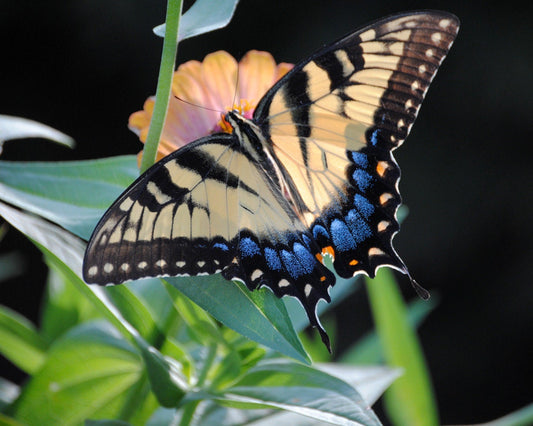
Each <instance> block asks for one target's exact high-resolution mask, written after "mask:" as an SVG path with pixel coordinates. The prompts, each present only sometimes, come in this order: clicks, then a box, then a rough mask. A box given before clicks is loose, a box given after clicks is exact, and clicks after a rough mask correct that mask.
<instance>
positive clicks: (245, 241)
mask: <svg viewBox="0 0 533 426" xmlns="http://www.w3.org/2000/svg"><path fill="white" fill-rule="evenodd" d="M239 250H240V252H241V253H242V254H243V256H245V257H252V256H255V255H258V254H261V250H260V249H259V246H258V245H257V243H256V242H255V241H254V240H252V239H251V238H250V237H245V238H242V239H241V240H240V241H239Z"/></svg>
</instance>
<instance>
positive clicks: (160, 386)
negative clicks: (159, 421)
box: [137, 339, 188, 407]
mask: <svg viewBox="0 0 533 426" xmlns="http://www.w3.org/2000/svg"><path fill="white" fill-rule="evenodd" d="M137 344H138V346H139V348H140V349H141V354H142V357H143V360H144V364H145V366H146V372H147V374H148V380H150V384H151V387H152V391H153V392H154V394H155V396H156V397H157V400H158V401H159V403H160V404H161V405H162V406H163V407H176V406H177V405H178V404H179V402H180V401H181V399H182V398H183V397H184V396H185V389H187V387H188V384H187V381H186V379H185V377H183V375H182V374H181V371H182V367H181V365H180V364H179V363H178V362H177V361H176V360H173V359H171V358H169V357H164V356H163V355H162V354H161V352H159V351H158V350H157V349H155V348H154V347H153V346H148V345H147V344H146V343H145V342H144V341H143V340H140V339H139V340H138V342H137Z"/></svg>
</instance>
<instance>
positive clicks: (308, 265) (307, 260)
mask: <svg viewBox="0 0 533 426" xmlns="http://www.w3.org/2000/svg"><path fill="white" fill-rule="evenodd" d="M293 250H294V254H295V255H296V257H297V258H298V260H299V261H300V264H301V265H302V267H303V268H304V270H305V272H307V273H308V274H310V273H311V272H313V269H314V268H315V264H316V259H315V257H314V256H313V255H312V254H311V253H310V252H309V250H307V249H306V248H305V247H304V246H303V245H301V244H300V243H294V246H293Z"/></svg>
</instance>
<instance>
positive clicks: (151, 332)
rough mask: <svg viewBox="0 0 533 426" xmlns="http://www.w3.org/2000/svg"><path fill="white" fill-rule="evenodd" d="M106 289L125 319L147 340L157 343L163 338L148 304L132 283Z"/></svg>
mask: <svg viewBox="0 0 533 426" xmlns="http://www.w3.org/2000/svg"><path fill="white" fill-rule="evenodd" d="M147 285H148V283H147ZM152 286H153V283H152ZM106 290H107V295H108V296H109V299H110V300H111V301H112V302H113V305H115V306H116V307H117V309H118V310H119V311H120V313H121V315H122V316H123V317H124V319H125V320H126V321H128V322H129V323H130V324H131V325H133V327H135V329H136V330H137V331H138V332H139V333H140V335H141V336H143V337H144V338H145V339H146V341H148V342H150V343H155V342H157V341H160V340H161V337H162V336H161V335H162V332H161V330H159V328H158V327H157V325H156V323H155V321H154V318H153V317H152V315H151V313H150V311H149V310H148V309H147V307H146V305H145V304H143V302H142V300H140V299H139V298H138V297H137V295H136V294H135V293H134V292H133V291H132V287H131V286H130V285H124V286H120V287H119V286H116V287H109V288H108V289H106Z"/></svg>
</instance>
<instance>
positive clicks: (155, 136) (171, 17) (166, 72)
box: [141, 0, 182, 173]
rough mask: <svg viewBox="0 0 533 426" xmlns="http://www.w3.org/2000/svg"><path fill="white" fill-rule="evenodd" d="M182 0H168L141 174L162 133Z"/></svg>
mask: <svg viewBox="0 0 533 426" xmlns="http://www.w3.org/2000/svg"><path fill="white" fill-rule="evenodd" d="M181 9H182V0H168V3H167V15H166V18H165V24H166V26H165V38H164V40H163V52H162V53H161V66H160V68H159V77H158V79H157V90H156V93H155V105H154V111H153V114H152V121H151V122H150V129H149V130H148V136H147V137H146V142H145V144H144V151H143V156H142V161H141V173H143V172H145V171H146V170H147V169H148V168H149V167H150V166H151V165H152V164H154V163H155V158H156V154H157V146H158V145H159V139H160V137H161V133H162V132H163V125H164V124H165V118H166V116H167V109H168V102H169V99H170V91H171V87H172V76H173V75H174V66H175V63H176V55H177V53H178V28H179V22H180V18H181Z"/></svg>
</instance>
